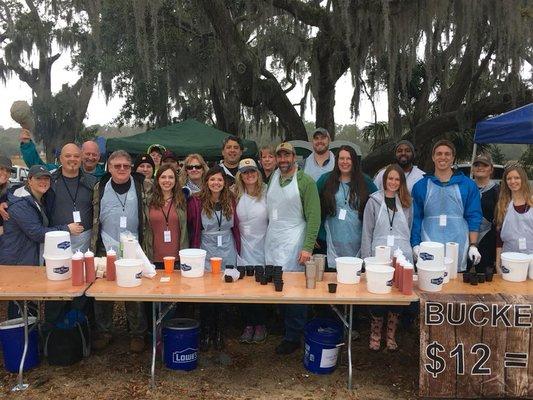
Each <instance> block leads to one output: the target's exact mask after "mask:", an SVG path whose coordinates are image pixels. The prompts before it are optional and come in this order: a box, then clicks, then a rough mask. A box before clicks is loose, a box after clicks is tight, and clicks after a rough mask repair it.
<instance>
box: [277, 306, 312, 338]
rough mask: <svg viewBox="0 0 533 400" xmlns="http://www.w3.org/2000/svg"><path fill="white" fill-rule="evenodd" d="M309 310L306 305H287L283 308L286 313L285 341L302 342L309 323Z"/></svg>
mask: <svg viewBox="0 0 533 400" xmlns="http://www.w3.org/2000/svg"><path fill="white" fill-rule="evenodd" d="M307 308H308V306H307V305H306V304H287V305H285V306H284V307H283V310H284V312H285V336H284V337H283V340H287V341H289V342H300V339H301V337H302V334H303V331H304V327H305V323H306V322H307Z"/></svg>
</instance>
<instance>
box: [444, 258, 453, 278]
mask: <svg viewBox="0 0 533 400" xmlns="http://www.w3.org/2000/svg"><path fill="white" fill-rule="evenodd" d="M454 267H455V263H454V262H453V258H451V257H444V283H448V282H450V278H451V277H452V274H453V271H452V269H453V268H454Z"/></svg>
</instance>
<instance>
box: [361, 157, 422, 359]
mask: <svg viewBox="0 0 533 400" xmlns="http://www.w3.org/2000/svg"><path fill="white" fill-rule="evenodd" d="M383 187H384V190H380V191H379V192H375V193H373V194H372V195H371V196H370V199H369V200H368V202H367V204H366V207H365V213H364V217H363V237H362V243H361V256H362V257H363V258H365V257H369V256H371V255H375V254H374V252H375V248H376V246H389V247H391V248H392V249H397V248H399V249H400V250H401V251H402V252H403V254H404V256H405V257H406V258H407V259H408V260H409V261H412V253H413V250H412V248H411V244H410V241H409V239H410V237H411V223H412V208H411V196H410V195H409V190H408V189H407V183H406V180H405V174H404V172H403V170H402V168H401V167H400V166H399V165H397V164H392V165H389V166H388V167H387V168H386V169H385V172H384V174H383ZM401 310H402V307H399V306H371V307H370V315H371V324H370V328H371V329H370V340H369V348H370V350H375V351H377V350H379V348H380V346H381V334H382V330H383V323H384V318H385V315H387V327H386V331H387V334H386V345H387V349H388V350H396V349H397V348H398V345H397V343H396V328H397V327H398V321H399V319H400V311H401Z"/></svg>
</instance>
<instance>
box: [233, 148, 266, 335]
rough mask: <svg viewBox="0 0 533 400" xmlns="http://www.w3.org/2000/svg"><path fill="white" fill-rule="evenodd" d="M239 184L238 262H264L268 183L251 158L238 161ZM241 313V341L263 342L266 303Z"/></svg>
mask: <svg viewBox="0 0 533 400" xmlns="http://www.w3.org/2000/svg"><path fill="white" fill-rule="evenodd" d="M235 183H236V186H237V198H238V203H237V216H238V217H239V231H240V233H241V253H240V256H237V260H238V261H237V264H238V265H265V236H266V231H267V227H268V210H267V205H266V185H265V184H264V183H263V179H262V178H261V173H260V172H259V169H258V168H257V164H256V162H255V161H254V160H252V159H251V158H245V159H243V160H241V161H240V162H239V172H237V175H236V177H235ZM241 314H242V318H243V320H244V331H243V333H242V335H241V337H240V338H239V342H241V343H260V342H263V341H264V340H265V339H266V336H267V332H266V327H265V320H266V315H265V306H264V305H262V304H243V305H242V306H241Z"/></svg>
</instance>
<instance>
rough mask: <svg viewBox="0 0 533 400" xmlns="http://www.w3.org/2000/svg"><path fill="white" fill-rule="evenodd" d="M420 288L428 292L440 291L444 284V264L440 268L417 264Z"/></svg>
mask: <svg viewBox="0 0 533 400" xmlns="http://www.w3.org/2000/svg"><path fill="white" fill-rule="evenodd" d="M417 268H418V288H419V289H421V290H424V291H426V292H440V291H441V290H442V286H443V285H444V273H445V272H446V269H445V268H444V266H441V267H440V268H435V267H427V266H424V265H422V266H421V265H417Z"/></svg>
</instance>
